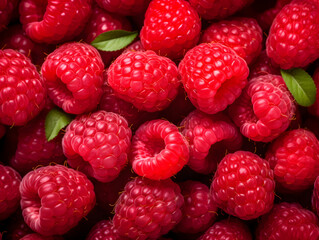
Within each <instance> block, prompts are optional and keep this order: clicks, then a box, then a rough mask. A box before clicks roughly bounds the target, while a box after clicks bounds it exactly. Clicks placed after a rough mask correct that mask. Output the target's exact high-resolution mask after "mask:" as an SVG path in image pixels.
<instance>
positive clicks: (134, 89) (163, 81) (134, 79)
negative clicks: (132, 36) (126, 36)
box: [108, 51, 180, 112]
mask: <svg viewBox="0 0 319 240" xmlns="http://www.w3.org/2000/svg"><path fill="white" fill-rule="evenodd" d="M108 83H109V85H110V87H112V88H113V90H114V91H115V93H116V94H117V95H118V96H119V97H120V98H122V99H124V100H125V101H128V102H130V103H132V104H133V105H134V106H135V107H136V108H138V109H140V110H145V111H148V112H155V111H160V110H163V109H164V108H166V107H167V106H168V105H169V104H170V103H171V101H172V100H173V99H174V98H175V97H176V95H177V92H178V87H179V84H180V79H179V75H178V71H177V67H176V65H175V63H174V62H173V61H171V60H170V59H168V58H166V57H161V56H158V55H157V54H155V53H154V52H153V51H146V52H126V53H123V54H122V55H121V56H119V57H118V58H117V59H116V60H115V61H114V62H113V63H112V64H111V66H110V68H109V70H108Z"/></svg>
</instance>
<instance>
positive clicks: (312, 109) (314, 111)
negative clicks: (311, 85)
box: [308, 67, 319, 117]
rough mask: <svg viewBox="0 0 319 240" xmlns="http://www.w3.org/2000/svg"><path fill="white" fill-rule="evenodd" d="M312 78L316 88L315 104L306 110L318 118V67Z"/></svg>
mask: <svg viewBox="0 0 319 240" xmlns="http://www.w3.org/2000/svg"><path fill="white" fill-rule="evenodd" d="M312 78H313V80H314V82H315V85H316V88H317V94H316V101H315V103H314V104H313V105H312V106H310V107H309V108H308V110H309V112H310V113H311V114H312V115H314V116H316V117H319V90H318V89H319V67H317V68H316V70H315V73H314V74H313V77H312Z"/></svg>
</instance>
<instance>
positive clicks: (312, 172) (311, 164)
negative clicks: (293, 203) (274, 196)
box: [266, 128, 319, 192]
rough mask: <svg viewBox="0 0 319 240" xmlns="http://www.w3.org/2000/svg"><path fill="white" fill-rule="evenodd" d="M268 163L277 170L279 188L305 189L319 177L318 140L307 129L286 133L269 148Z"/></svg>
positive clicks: (276, 176) (275, 174) (276, 178)
mask: <svg viewBox="0 0 319 240" xmlns="http://www.w3.org/2000/svg"><path fill="white" fill-rule="evenodd" d="M266 160H267V161H269V164H270V167H271V168H272V169H273V170H274V176H275V180H276V183H277V184H278V185H277V186H279V189H282V190H290V191H293V192H295V191H300V190H305V189H307V188H310V187H312V186H313V183H314V182H315V180H316V177H317V176H318V175H319V141H318V139H317V138H316V136H315V135H314V134H313V133H312V132H310V131H308V130H305V129H301V128H299V129H295V130H292V131H288V132H285V133H283V134H282V135H280V136H279V137H278V138H277V139H276V140H275V141H274V142H273V143H272V144H271V145H270V147H269V148H268V150H267V153H266Z"/></svg>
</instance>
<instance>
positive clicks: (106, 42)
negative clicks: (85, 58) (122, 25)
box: [91, 30, 138, 52]
mask: <svg viewBox="0 0 319 240" xmlns="http://www.w3.org/2000/svg"><path fill="white" fill-rule="evenodd" d="M137 35H138V33H137V32H130V31H124V30H112V31H108V32H104V33H101V34H100V35H99V36H97V37H96V38H95V39H94V40H93V41H92V42H91V45H92V46H93V47H95V48H97V49H99V50H102V51H108V52H112V51H117V50H120V49H122V48H125V47H126V46H128V45H129V44H130V43H131V42H133V41H134V39H135V38H136V36H137Z"/></svg>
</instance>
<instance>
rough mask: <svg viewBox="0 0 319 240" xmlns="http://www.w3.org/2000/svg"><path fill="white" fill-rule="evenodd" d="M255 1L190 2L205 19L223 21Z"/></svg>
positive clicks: (208, 0) (216, 0)
mask: <svg viewBox="0 0 319 240" xmlns="http://www.w3.org/2000/svg"><path fill="white" fill-rule="evenodd" d="M252 1H253V0H214V1H211V0H189V2H190V4H191V5H192V6H193V7H194V8H195V9H196V11H197V12H198V14H199V15H200V16H201V17H202V18H204V19H208V20H210V19H222V18H226V17H229V16H231V15H233V14H234V13H235V12H237V11H239V10H241V9H242V8H243V7H245V6H246V5H248V4H249V3H251V2H252Z"/></svg>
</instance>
